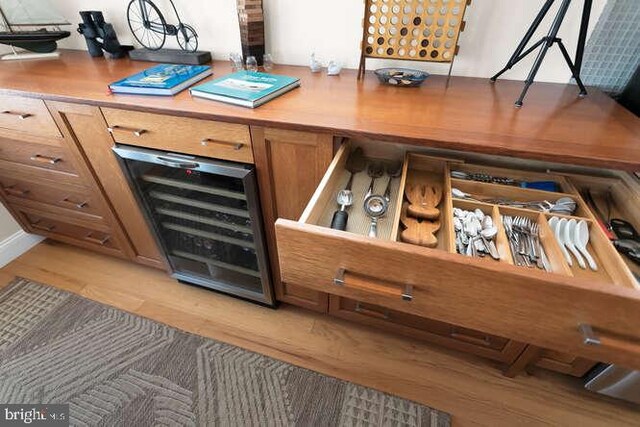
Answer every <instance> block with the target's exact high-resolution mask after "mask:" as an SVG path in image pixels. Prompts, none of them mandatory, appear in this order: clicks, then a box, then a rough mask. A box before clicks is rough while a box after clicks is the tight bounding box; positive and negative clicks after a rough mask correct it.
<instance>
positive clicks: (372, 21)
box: [369, 15, 376, 24]
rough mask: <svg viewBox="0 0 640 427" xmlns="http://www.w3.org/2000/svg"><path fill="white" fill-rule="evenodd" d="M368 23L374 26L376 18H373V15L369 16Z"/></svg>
mask: <svg viewBox="0 0 640 427" xmlns="http://www.w3.org/2000/svg"><path fill="white" fill-rule="evenodd" d="M369 23H370V24H375V23H376V17H375V16H373V15H371V16H370V17H369Z"/></svg>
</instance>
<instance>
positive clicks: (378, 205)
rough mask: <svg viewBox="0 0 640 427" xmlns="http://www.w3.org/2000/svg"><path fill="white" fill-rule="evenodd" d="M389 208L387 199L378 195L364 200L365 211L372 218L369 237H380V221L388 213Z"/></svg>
mask: <svg viewBox="0 0 640 427" xmlns="http://www.w3.org/2000/svg"><path fill="white" fill-rule="evenodd" d="M388 207H389V203H387V199H385V198H384V196H380V195H378V194H372V195H370V196H368V197H367V198H366V199H365V200H364V211H365V213H366V214H367V215H368V216H369V218H371V224H370V225H369V237H377V236H378V220H379V219H380V218H382V217H383V216H384V215H385V214H386V213H387V209H388Z"/></svg>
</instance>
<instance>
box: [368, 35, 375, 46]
mask: <svg viewBox="0 0 640 427" xmlns="http://www.w3.org/2000/svg"><path fill="white" fill-rule="evenodd" d="M373 41H374V40H373V37H371V36H369V37H367V43H368V44H373Z"/></svg>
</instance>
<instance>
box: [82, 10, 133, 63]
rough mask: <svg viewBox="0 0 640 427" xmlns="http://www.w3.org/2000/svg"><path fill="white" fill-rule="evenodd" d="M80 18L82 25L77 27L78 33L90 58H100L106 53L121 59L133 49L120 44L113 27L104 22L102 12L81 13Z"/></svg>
mask: <svg viewBox="0 0 640 427" xmlns="http://www.w3.org/2000/svg"><path fill="white" fill-rule="evenodd" d="M80 17H81V18H82V23H80V24H79V25H78V32H79V33H80V34H82V35H83V36H84V38H85V40H86V42H87V49H88V50H89V54H90V55H91V56H93V57H100V56H103V55H104V53H103V51H106V52H108V53H109V54H110V55H111V56H112V57H113V58H122V57H124V56H126V54H127V52H128V51H130V50H131V49H133V46H123V45H121V44H120V42H119V41H118V36H117V35H116V31H115V30H114V29H113V25H111V24H109V23H108V22H105V20H104V16H103V15H102V12H100V11H83V12H80Z"/></svg>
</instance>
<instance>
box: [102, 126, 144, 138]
mask: <svg viewBox="0 0 640 427" xmlns="http://www.w3.org/2000/svg"><path fill="white" fill-rule="evenodd" d="M118 129H120V130H125V131H126V130H129V131H131V133H132V134H134V135H135V136H142V134H144V133H147V130H146V129H132V128H126V127H124V126H119V125H113V126H109V127H108V128H107V131H109V133H111V134H113V133H114V132H115V131H116V130H118Z"/></svg>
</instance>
